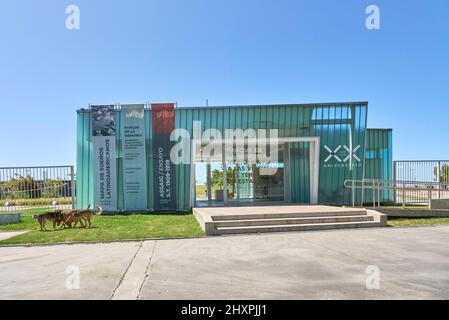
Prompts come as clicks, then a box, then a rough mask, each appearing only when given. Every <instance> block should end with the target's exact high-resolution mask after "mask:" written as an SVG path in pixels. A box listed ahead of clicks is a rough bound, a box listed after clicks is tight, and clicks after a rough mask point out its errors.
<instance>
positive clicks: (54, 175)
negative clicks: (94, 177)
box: [0, 166, 76, 212]
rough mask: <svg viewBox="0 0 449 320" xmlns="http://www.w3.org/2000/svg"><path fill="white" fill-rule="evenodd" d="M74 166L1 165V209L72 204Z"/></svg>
mask: <svg viewBox="0 0 449 320" xmlns="http://www.w3.org/2000/svg"><path fill="white" fill-rule="evenodd" d="M75 188H76V187H75V170H74V167H73V166H42V167H6V168H0V212H1V211H20V210H27V209H36V208H73V207H74V204H75V196H76V195H75Z"/></svg>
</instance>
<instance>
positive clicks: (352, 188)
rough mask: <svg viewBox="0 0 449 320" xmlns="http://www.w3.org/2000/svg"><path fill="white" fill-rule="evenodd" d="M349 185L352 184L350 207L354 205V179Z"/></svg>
mask: <svg viewBox="0 0 449 320" xmlns="http://www.w3.org/2000/svg"><path fill="white" fill-rule="evenodd" d="M351 185H352V207H355V192H354V191H355V190H354V180H352V181H351Z"/></svg>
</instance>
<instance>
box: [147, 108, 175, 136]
mask: <svg viewBox="0 0 449 320" xmlns="http://www.w3.org/2000/svg"><path fill="white" fill-rule="evenodd" d="M151 120H152V125H153V132H154V133H156V134H158V133H165V134H171V132H172V131H173V130H174V129H175V104H174V103H153V104H151Z"/></svg>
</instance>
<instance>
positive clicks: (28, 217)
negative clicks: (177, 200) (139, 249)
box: [0, 210, 204, 245]
mask: <svg viewBox="0 0 449 320" xmlns="http://www.w3.org/2000/svg"><path fill="white" fill-rule="evenodd" d="M41 211H42V210H25V211H23V212H22V217H21V222H20V223H18V224H10V225H3V226H0V231H19V230H31V232H29V233H27V234H23V235H19V236H16V237H13V238H10V239H8V240H4V241H0V245H7V244H38V243H57V242H78V241H83V242H84V241H109V240H140V239H148V238H180V237H201V236H204V232H203V231H202V230H201V228H200V226H199V225H198V223H197V221H196V219H195V217H194V216H193V215H192V214H179V213H176V214H165V213H164V214H132V215H115V216H94V217H93V220H92V228H91V229H84V228H80V227H77V228H76V229H75V228H72V229H57V230H56V231H53V230H52V228H53V226H52V223H51V222H47V224H46V227H47V229H48V230H51V231H39V225H38V223H37V222H36V221H35V220H34V219H33V218H32V216H33V215H34V214H36V213H40V212H41Z"/></svg>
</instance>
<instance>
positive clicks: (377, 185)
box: [344, 179, 449, 209]
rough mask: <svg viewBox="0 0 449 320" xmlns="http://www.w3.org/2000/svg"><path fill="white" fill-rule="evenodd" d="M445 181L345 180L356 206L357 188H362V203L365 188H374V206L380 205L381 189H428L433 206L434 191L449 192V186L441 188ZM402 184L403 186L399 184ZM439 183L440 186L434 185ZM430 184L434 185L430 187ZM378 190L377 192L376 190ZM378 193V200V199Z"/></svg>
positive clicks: (403, 204) (403, 200)
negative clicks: (408, 185) (435, 186)
mask: <svg viewBox="0 0 449 320" xmlns="http://www.w3.org/2000/svg"><path fill="white" fill-rule="evenodd" d="M358 184H360V185H358ZM383 184H392V185H393V186H385V185H383ZM407 184H414V185H415V187H404V185H407ZM420 184H421V185H427V187H417V186H416V185H420ZM442 184H444V183H438V182H424V181H399V180H382V179H363V180H345V182H344V187H345V188H351V190H352V206H353V207H354V206H355V190H356V189H362V199H361V205H362V206H363V203H364V190H365V189H368V190H372V192H373V208H375V207H376V203H377V206H378V207H380V191H381V190H383V191H403V192H405V191H427V192H428V206H429V209H430V208H431V200H432V192H441V191H443V192H448V191H449V188H447V187H445V188H440V186H441V185H442ZM398 185H402V186H398ZM434 185H437V186H438V188H434V187H433V186H434ZM429 186H432V187H431V188H429ZM376 190H377V192H375V191H376ZM376 193H377V201H376ZM402 206H403V207H405V199H404V197H403V198H402Z"/></svg>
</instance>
